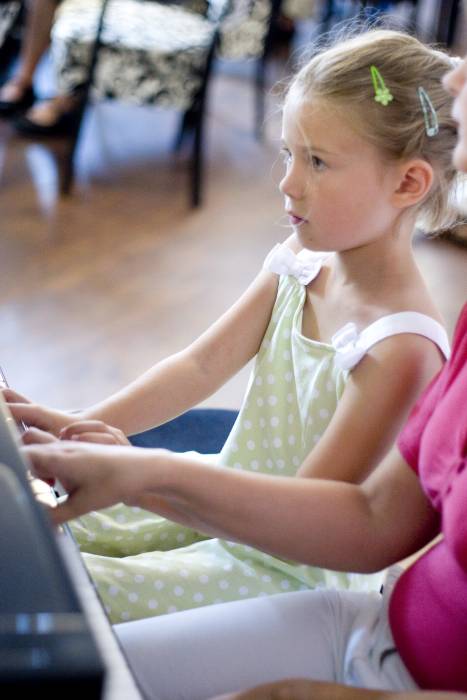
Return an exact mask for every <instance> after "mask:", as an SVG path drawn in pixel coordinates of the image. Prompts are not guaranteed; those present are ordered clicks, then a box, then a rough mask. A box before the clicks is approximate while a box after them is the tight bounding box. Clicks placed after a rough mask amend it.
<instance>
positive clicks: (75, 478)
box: [23, 440, 145, 524]
mask: <svg viewBox="0 0 467 700" xmlns="http://www.w3.org/2000/svg"><path fill="white" fill-rule="evenodd" d="M23 451H24V452H25V454H26V456H27V457H28V458H29V460H30V462H31V466H32V472H33V474H34V476H37V477H38V478H39V479H43V480H44V481H50V480H51V479H58V480H59V481H60V483H61V484H62V485H63V487H64V489H65V490H66V491H67V493H68V498H67V500H66V501H64V502H63V503H61V504H60V505H59V506H57V508H54V509H53V510H52V511H51V513H50V515H51V518H52V520H53V522H54V523H56V524H60V523H63V522H65V521H66V520H70V519H72V518H76V517H78V516H80V515H83V514H84V513H88V512H89V511H91V510H99V509H101V508H107V507H108V506H111V505H113V504H115V503H119V502H121V501H124V502H125V503H128V504H130V505H133V504H135V503H136V498H137V496H138V494H139V491H140V490H141V485H140V483H139V479H138V470H137V469H130V466H133V467H134V465H135V463H137V462H138V460H139V459H141V458H142V457H144V456H145V451H144V450H143V449H141V450H139V449H138V448H136V447H120V446H106V445H91V444H89V443H80V442H61V441H58V440H57V441H55V442H49V443H45V444H41V445H37V444H36V445H28V446H27V447H24V448H23Z"/></svg>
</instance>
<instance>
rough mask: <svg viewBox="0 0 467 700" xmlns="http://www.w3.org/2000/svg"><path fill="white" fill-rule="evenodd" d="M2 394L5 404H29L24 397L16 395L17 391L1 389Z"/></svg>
mask: <svg viewBox="0 0 467 700" xmlns="http://www.w3.org/2000/svg"><path fill="white" fill-rule="evenodd" d="M2 394H3V398H4V399H5V401H6V402H7V403H31V401H30V400H29V399H27V398H26V397H25V396H23V395H22V394H18V392H17V391H14V389H10V388H9V387H5V388H2Z"/></svg>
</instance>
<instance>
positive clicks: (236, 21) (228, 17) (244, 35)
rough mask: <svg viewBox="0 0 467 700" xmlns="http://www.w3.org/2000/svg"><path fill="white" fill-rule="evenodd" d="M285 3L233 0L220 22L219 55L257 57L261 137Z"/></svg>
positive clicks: (258, 130) (257, 112)
mask: <svg viewBox="0 0 467 700" xmlns="http://www.w3.org/2000/svg"><path fill="white" fill-rule="evenodd" d="M304 1H305V2H308V3H309V2H310V0H304ZM211 2H216V0H211ZM290 2H299V0H290ZM282 5H283V0H230V6H229V9H228V11H227V13H226V14H225V17H224V19H223V21H222V23H221V26H220V37H219V46H218V49H217V55H218V56H220V57H221V58H223V59H226V60H236V61H238V60H242V61H243V60H255V61H256V66H255V74H254V86H255V134H256V136H257V137H258V138H260V137H261V133H262V127H263V123H264V112H265V107H264V99H265V87H266V65H267V60H268V58H269V56H270V54H271V50H272V47H273V41H274V29H275V26H276V21H277V18H278V16H279V13H280V12H281V8H282Z"/></svg>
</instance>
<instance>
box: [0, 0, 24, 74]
mask: <svg viewBox="0 0 467 700" xmlns="http://www.w3.org/2000/svg"><path fill="white" fill-rule="evenodd" d="M22 15H23V2H22V1H21V0H9V1H6V2H5V0H0V81H2V80H3V78H4V72H6V70H7V69H8V66H9V63H10V60H11V58H12V57H13V56H14V55H16V53H17V52H18V45H19V41H20V36H19V34H20V25H21V18H22Z"/></svg>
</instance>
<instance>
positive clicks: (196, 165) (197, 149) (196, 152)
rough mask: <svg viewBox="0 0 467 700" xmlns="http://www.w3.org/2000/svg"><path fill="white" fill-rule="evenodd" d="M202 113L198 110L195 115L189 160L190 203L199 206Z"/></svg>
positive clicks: (202, 132)
mask: <svg viewBox="0 0 467 700" xmlns="http://www.w3.org/2000/svg"><path fill="white" fill-rule="evenodd" d="M203 137H204V128H203V115H202V112H200V110H198V113H197V115H196V125H195V129H194V138H193V152H192V160H191V204H192V206H193V207H195V208H196V207H199V206H200V204H201V178H202V171H203Z"/></svg>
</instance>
